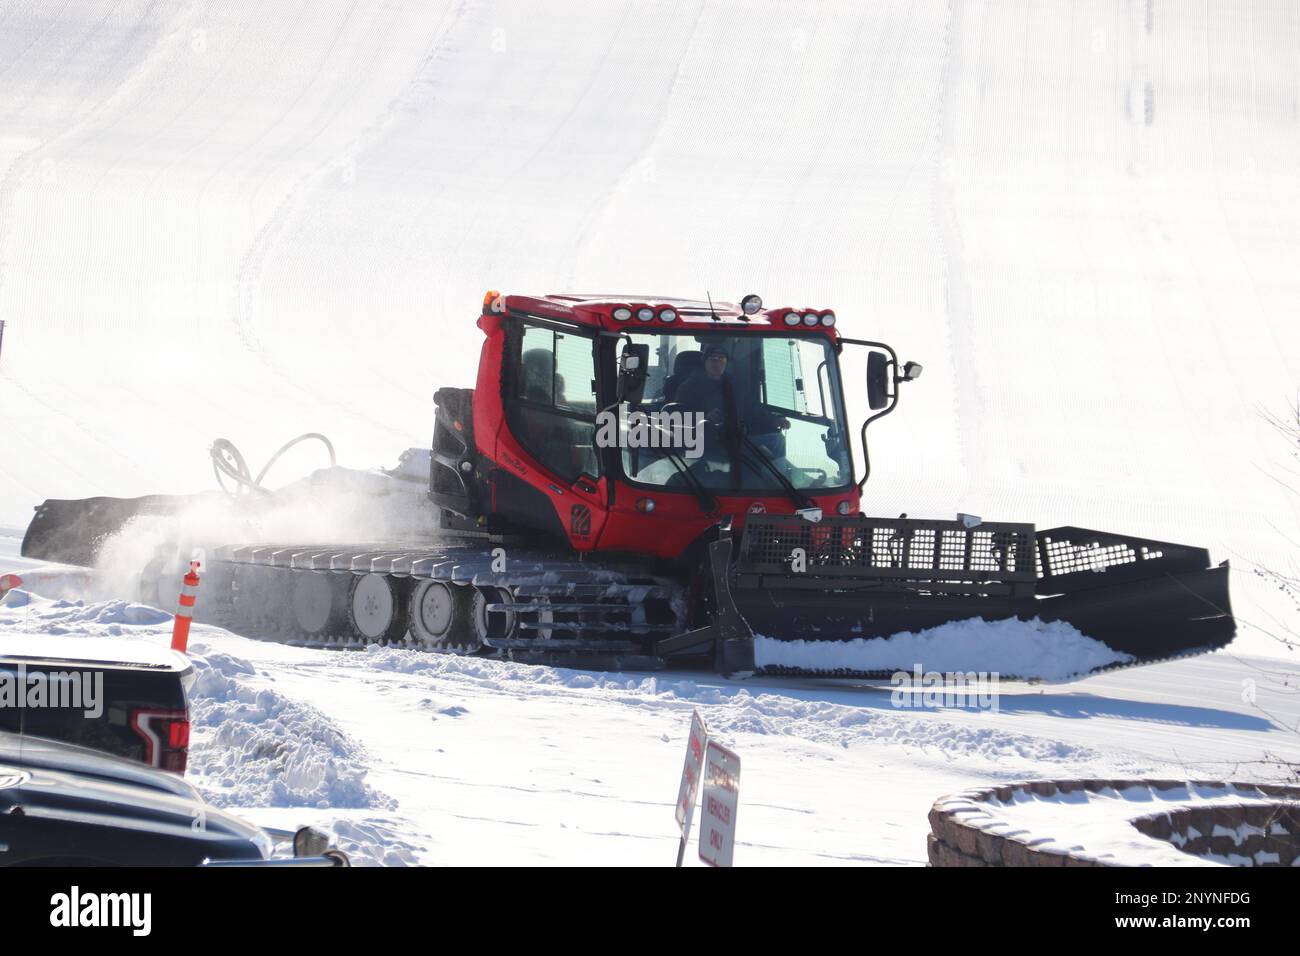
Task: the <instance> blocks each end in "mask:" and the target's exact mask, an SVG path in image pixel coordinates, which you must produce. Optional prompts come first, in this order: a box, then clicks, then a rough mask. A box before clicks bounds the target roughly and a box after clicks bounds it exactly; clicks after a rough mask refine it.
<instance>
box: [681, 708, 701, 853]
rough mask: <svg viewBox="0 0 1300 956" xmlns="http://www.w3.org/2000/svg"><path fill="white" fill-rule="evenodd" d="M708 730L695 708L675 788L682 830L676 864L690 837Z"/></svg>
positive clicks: (684, 851)
mask: <svg viewBox="0 0 1300 956" xmlns="http://www.w3.org/2000/svg"><path fill="white" fill-rule="evenodd" d="M708 740H709V732H708V730H707V729H706V728H705V726H704V720H703V718H701V717H700V712H699V711H698V710H697V711H695V712H694V713H692V714H691V737H690V740H688V741H687V743H686V761H685V763H683V764H682V782H681V786H679V787H678V788H677V810H676V816H677V829H679V830H681V831H682V841H681V843H680V844H678V846H677V865H678V866H681V865H682V857H684V856H685V855H686V842H687V841H688V840H689V839H690V837H691V820H692V819H693V818H694V817H695V794H696V792H697V791H698V790H699V788H700V770H701V768H702V767H703V766H704V746H705V744H707V743H708Z"/></svg>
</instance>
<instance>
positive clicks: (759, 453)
mask: <svg viewBox="0 0 1300 956" xmlns="http://www.w3.org/2000/svg"><path fill="white" fill-rule="evenodd" d="M737 435H738V437H739V438H740V440H741V441H742V442H743V443H744V445H745V447H746V448H747V449H749V452H750V456H751V457H746V458H745V459H744V460H745V461H749V462H750V463H751V464H753V461H752V458H757V459H758V463H759V464H761V465H763V466H764V467H765V468H767V470H768V471H770V472H771V473H772V476H773V477H774V478H776V480H777V482H778V483H779V484H780V485H781V488H782V489H783V490H784V491H785V494H786V497H788V498H789V499H790V500H791V501H793V502H794V506H795V507H796V508H815V507H816V506H817V502H815V501H813V500H812V499H811V498H809V497H808V496H807V495H805V494H804V493H803V492H802V491H800V490H799V489H798V488H796V487H795V486H794V482H792V481H791V480H790V479H789V478H788V477H786V475H785V473H784V472H783V471H781V469H780V468H778V467H776V463H775V462H773V461H772V459H770V458H768V457H767V455H765V454H764V453H763V449H762V448H760V447H759V446H758V445H757V444H756V443H755V442H754V440H753V439H752V438H750V437H749V436H748V435H746V434H745V433H744V431H740V430H738V431H737Z"/></svg>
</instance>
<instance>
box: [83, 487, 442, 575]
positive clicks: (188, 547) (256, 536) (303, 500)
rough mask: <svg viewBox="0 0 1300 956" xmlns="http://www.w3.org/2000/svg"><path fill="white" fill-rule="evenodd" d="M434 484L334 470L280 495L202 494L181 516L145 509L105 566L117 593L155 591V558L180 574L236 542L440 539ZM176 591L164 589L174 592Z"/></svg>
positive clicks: (104, 551) (116, 539)
mask: <svg viewBox="0 0 1300 956" xmlns="http://www.w3.org/2000/svg"><path fill="white" fill-rule="evenodd" d="M426 491H427V482H419V481H414V480H410V478H409V476H407V475H406V474H403V476H402V477H400V478H399V477H394V476H392V475H390V474H387V473H384V472H380V471H355V470H352V469H348V468H327V469H322V470H320V471H317V472H314V473H313V474H312V475H310V476H309V477H307V478H304V479H303V480H301V481H298V482H295V483H294V484H291V485H288V486H286V487H284V488H281V489H279V490H278V491H276V492H275V493H274V494H269V493H268V494H263V493H261V492H251V493H248V494H242V495H239V496H237V497H236V496H230V495H225V494H222V493H220V492H210V493H207V494H202V495H195V496H193V497H192V498H190V499H189V500H188V501H187V503H186V504H185V506H184V507H182V508H181V509H180V510H179V511H177V512H176V513H174V514H167V515H139V516H137V517H135V518H132V519H131V520H130V521H128V522H127V523H126V524H125V525H124V526H123V527H122V529H121V530H120V531H118V532H117V533H116V534H114V535H113V536H112V537H111V538H109V539H107V540H106V541H105V542H104V543H103V545H102V546H101V547H100V551H99V560H98V571H99V573H100V576H101V578H102V586H103V587H104V589H106V590H107V591H108V592H109V593H112V594H117V595H122V594H135V593H137V588H140V589H141V591H140V593H142V594H145V595H148V594H150V583H151V582H149V581H143V582H142V581H141V578H140V575H141V572H142V571H143V570H144V569H145V568H147V567H149V566H150V564H151V562H155V561H156V560H158V559H162V561H163V562H165V563H164V564H162V565H158V566H157V567H158V569H159V570H160V571H162V572H163V573H164V574H165V575H166V576H167V580H168V581H170V580H171V579H173V578H174V579H175V580H176V585H177V587H178V586H179V576H180V574H181V573H183V572H184V569H185V568H186V567H187V566H188V563H189V562H190V561H192V560H196V559H197V560H203V559H204V558H205V556H206V554H207V552H208V551H210V550H212V549H214V548H217V547H220V546H222V545H231V544H277V543H283V544H293V543H302V544H312V543H317V544H329V543H338V542H344V543H350V544H367V543H379V542H388V543H402V542H419V543H421V544H423V545H425V546H428V545H429V544H430V543H431V542H433V541H434V540H435V539H436V535H437V528H436V525H435V515H434V513H433V511H432V509H431V508H429V507H428V501H427V498H426ZM168 596H169V595H164V597H168Z"/></svg>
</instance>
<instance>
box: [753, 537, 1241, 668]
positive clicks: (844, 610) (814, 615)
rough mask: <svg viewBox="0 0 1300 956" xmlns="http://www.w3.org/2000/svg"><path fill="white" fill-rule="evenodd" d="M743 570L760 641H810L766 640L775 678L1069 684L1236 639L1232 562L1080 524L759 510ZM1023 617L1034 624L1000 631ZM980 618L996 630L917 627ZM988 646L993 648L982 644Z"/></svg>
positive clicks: (761, 661) (760, 662) (760, 661)
mask: <svg viewBox="0 0 1300 956" xmlns="http://www.w3.org/2000/svg"><path fill="white" fill-rule="evenodd" d="M733 575H734V583H733V585H732V588H731V591H732V594H733V597H734V601H735V605H736V607H737V608H738V610H739V611H740V613H741V614H742V615H743V616H744V617H745V618H746V619H747V620H748V621H749V623H750V625H751V627H752V628H753V630H754V631H755V632H756V634H758V635H759V636H760V638H762V639H768V640H770V639H775V640H776V641H781V642H802V643H801V644H799V646H798V652H797V653H793V652H791V650H790V649H788V648H781V647H779V646H775V645H769V646H773V647H775V652H774V653H770V654H769V655H768V657H769V658H771V660H769V661H765V660H764V659H763V654H762V650H763V645H764V644H766V643H767V640H760V646H759V652H760V653H759V656H758V659H757V661H756V663H757V666H758V668H759V669H760V670H766V671H768V672H781V673H790V672H801V673H834V674H845V675H850V674H851V675H855V676H870V677H883V676H889V675H891V674H893V673H896V672H898V671H911V670H912V669H913V668H914V667H915V666H916V665H918V664H921V665H923V666H924V667H925V668H926V669H927V670H936V671H944V670H968V669H972V663H974V664H976V665H980V666H976V667H975V669H979V670H989V671H994V670H996V671H1000V672H1001V673H1002V674H1003V675H1004V676H1007V677H1012V676H1014V677H1021V678H1043V679H1064V678H1066V677H1073V676H1079V675H1081V674H1085V673H1088V672H1091V671H1096V670H1102V669H1105V668H1107V667H1111V666H1118V665H1124V664H1140V663H1150V662H1153V661H1157V660H1161V659H1164V658H1168V657H1176V656H1183V655H1186V654H1190V653H1197V652H1203V651H1209V650H1213V649H1215V648H1218V647H1222V646H1224V645H1226V644H1227V643H1229V642H1230V641H1231V640H1232V637H1233V635H1234V634H1235V623H1234V621H1233V618H1232V611H1231V605H1230V603H1229V599H1228V568H1227V565H1226V564H1225V565H1221V566H1219V567H1210V566H1209V554H1208V552H1206V551H1205V550H1204V549H1200V548H1190V547H1187V546H1184V545H1177V544H1171V543H1169V542H1160V541H1150V540H1146V539H1140V538H1125V537H1123V536H1120V535H1112V534H1109V533H1106V532H1097V531H1089V530H1087V529H1082V528H1056V529H1052V530H1050V531H1044V532H1040V533H1037V534H1036V533H1035V531H1034V528H1033V526H1032V525H1028V524H1011V523H984V524H980V525H977V526H975V527H973V528H970V527H967V526H965V525H964V524H962V523H959V522H956V521H925V520H916V519H902V518H900V519H882V518H866V517H843V518H841V517H834V518H831V517H828V518H823V520H822V521H820V522H818V523H815V524H814V523H810V522H808V521H805V520H804V519H802V518H800V517H797V516H793V515H752V516H750V518H749V520H748V521H747V523H746V527H745V533H744V537H743V539H742V541H741V544H740V553H739V555H738V558H737V561H736V564H735V567H734V572H733ZM1013 618H1015V619H1019V620H1020V621H1022V622H1030V623H1026V624H1024V625H1015V626H1013V627H1008V626H1006V625H1005V624H996V622H1007V621H1008V619H1013ZM971 619H980V620H982V621H985V622H989V624H990V625H995V626H990V627H988V628H986V629H984V630H982V631H981V630H979V629H978V628H975V629H972V628H961V629H958V630H957V631H956V632H951V633H950V632H947V631H945V632H936V633H934V634H929V635H919V634H918V632H923V631H927V630H929V629H933V628H938V627H941V626H943V625H946V624H952V623H955V622H960V621H970V620H971ZM1054 622H1063V623H1064V624H1068V625H1070V626H1071V627H1072V628H1074V629H1077V631H1079V632H1081V634H1082V635H1083V637H1082V638H1080V636H1079V635H1078V634H1075V633H1073V631H1071V630H1070V629H1069V628H1063V627H1061V626H1059V625H1055V626H1054ZM899 635H906V636H899ZM890 638H893V640H889V639H890ZM980 640H987V642H988V646H987V653H986V654H980V653H979V651H980V648H979V646H978V644H977V643H976V644H975V646H974V649H973V650H972V643H973V642H978V641H980ZM945 641H951V642H952V643H953V645H954V646H953V647H952V648H951V650H952V651H953V653H951V654H948V655H945V648H944V642H945ZM957 645H960V646H957ZM922 654H924V657H925V659H920V657H921V655H922ZM1053 655H1055V658H1056V659H1055V660H1054V659H1053ZM895 658H897V659H895ZM792 661H795V662H796V663H793V664H792V663H791V662H792ZM948 663H952V664H953V666H951V667H949V666H947V664H948Z"/></svg>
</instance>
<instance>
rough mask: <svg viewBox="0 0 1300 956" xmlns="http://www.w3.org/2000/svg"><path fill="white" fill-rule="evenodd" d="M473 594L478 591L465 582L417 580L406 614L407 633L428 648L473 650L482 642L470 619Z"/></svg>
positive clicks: (455, 650)
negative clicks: (409, 632) (408, 627)
mask: <svg viewBox="0 0 1300 956" xmlns="http://www.w3.org/2000/svg"><path fill="white" fill-rule="evenodd" d="M477 596H478V591H477V590H476V589H475V588H472V587H469V586H468V585H465V584H452V583H450V582H448V581H427V580H426V581H419V582H417V583H416V585H415V587H414V588H413V589H412V590H411V599H410V603H409V605H408V608H407V615H406V616H407V619H408V621H409V623H410V625H411V636H412V637H413V638H415V640H416V642H417V643H419V644H420V645H422V646H423V647H426V648H428V649H429V650H432V651H440V652H442V653H444V654H473V653H474V652H475V651H477V650H478V649H479V648H480V647H482V646H483V640H482V635H481V633H480V631H479V629H478V628H477V627H476V626H475V621H474V619H475V606H474V605H475V598H476V597H477Z"/></svg>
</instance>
